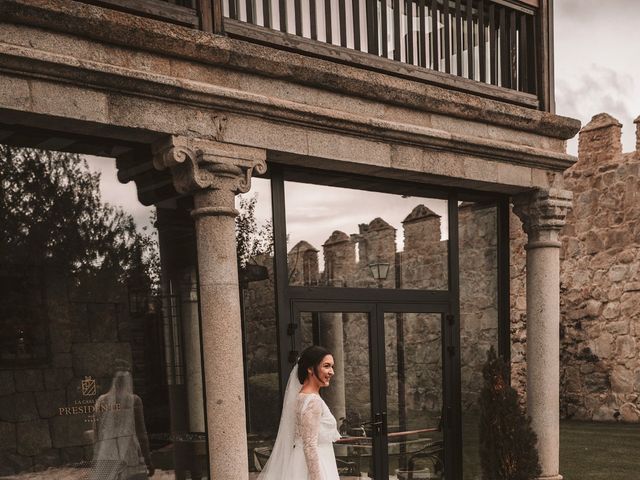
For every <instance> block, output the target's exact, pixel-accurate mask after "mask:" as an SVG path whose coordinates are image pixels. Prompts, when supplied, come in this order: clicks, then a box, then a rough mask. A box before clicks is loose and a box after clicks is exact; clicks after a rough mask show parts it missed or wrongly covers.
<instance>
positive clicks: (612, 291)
mask: <svg viewBox="0 0 640 480" xmlns="http://www.w3.org/2000/svg"><path fill="white" fill-rule="evenodd" d="M635 123H636V126H637V138H638V141H637V144H636V150H635V151H633V152H628V153H623V151H622V143H621V132H622V125H621V124H620V122H618V121H617V120H616V119H615V118H613V117H611V116H610V115H608V114H604V113H602V114H599V115H596V116H594V117H593V119H592V120H591V122H589V123H588V124H587V125H586V126H584V128H583V129H582V130H581V131H580V136H579V149H578V161H577V163H576V164H575V165H574V166H572V167H571V168H569V169H568V170H567V171H566V172H565V184H566V186H567V188H568V189H570V190H571V191H572V192H573V194H574V199H573V204H574V207H573V211H572V212H570V213H569V214H568V216H567V225H566V226H565V227H564V230H563V231H562V235H561V240H562V247H561V297H560V298H561V324H560V332H561V349H560V355H561V390H560V401H561V403H560V406H561V415H562V416H563V417H564V418H571V419H578V420H596V421H611V422H613V421H625V422H638V421H640V357H639V355H638V343H639V342H640V327H639V326H638V325H639V323H638V322H639V321H640V243H639V242H640V237H639V234H640V230H639V228H638V221H639V220H640V203H639V200H640V197H639V195H640V179H639V173H640V117H639V118H638V119H636V121H635ZM511 222H512V223H511V293H512V295H511V322H512V328H511V333H512V380H513V383H514V385H516V386H517V387H518V388H519V389H520V391H521V393H522V395H523V398H524V397H525V396H526V391H525V388H524V385H525V377H526V359H525V355H524V352H525V348H524V347H525V344H526V295H525V289H524V272H525V265H524V251H523V247H524V243H525V240H524V236H523V235H522V233H521V232H522V229H521V227H520V222H519V221H518V219H517V217H515V215H512V218H511Z"/></svg>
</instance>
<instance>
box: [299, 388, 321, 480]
mask: <svg viewBox="0 0 640 480" xmlns="http://www.w3.org/2000/svg"><path fill="white" fill-rule="evenodd" d="M321 415H322V403H321V402H320V399H319V398H317V397H314V398H311V399H310V400H309V401H308V402H307V404H306V405H305V406H304V407H303V410H302V414H301V415H300V436H301V437H302V448H303V450H304V458H305V460H306V462H307V470H308V471H309V480H322V476H321V473H320V459H319V457H318V430H319V429H320V416H321Z"/></svg>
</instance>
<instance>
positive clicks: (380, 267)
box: [368, 262, 389, 288]
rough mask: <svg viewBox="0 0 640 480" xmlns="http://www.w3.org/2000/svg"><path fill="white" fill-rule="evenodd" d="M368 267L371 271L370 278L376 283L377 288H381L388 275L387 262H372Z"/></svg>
mask: <svg viewBox="0 0 640 480" xmlns="http://www.w3.org/2000/svg"><path fill="white" fill-rule="evenodd" d="M368 266H369V270H370V271H371V276H373V279H374V280H375V281H376V282H378V288H382V282H383V281H385V280H386V279H387V275H389V264H388V263H387V262H374V263H370V264H369V265H368Z"/></svg>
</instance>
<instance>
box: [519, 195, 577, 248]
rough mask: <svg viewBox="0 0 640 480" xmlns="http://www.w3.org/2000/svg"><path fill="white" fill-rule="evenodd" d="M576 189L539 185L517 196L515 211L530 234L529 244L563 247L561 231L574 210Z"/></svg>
mask: <svg viewBox="0 0 640 480" xmlns="http://www.w3.org/2000/svg"><path fill="white" fill-rule="evenodd" d="M572 199H573V193H572V192H571V191H569V190H561V189H558V188H550V189H538V190H534V191H532V192H527V193H523V194H520V195H517V196H516V197H514V207H513V212H514V213H515V214H516V215H517V216H518V217H519V218H520V220H521V221H522V228H523V229H524V231H525V232H526V234H527V236H528V237H529V242H528V244H527V248H537V247H560V242H559V241H558V235H559V233H560V230H561V229H562V227H563V226H564V225H565V223H566V219H567V214H568V213H569V211H570V210H571V205H572Z"/></svg>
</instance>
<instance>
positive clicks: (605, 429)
mask: <svg viewBox="0 0 640 480" xmlns="http://www.w3.org/2000/svg"><path fill="white" fill-rule="evenodd" d="M560 473H561V474H562V475H563V476H564V478H565V479H566V480H638V479H639V478H640V425H628V424H621V423H592V422H589V423H587V422H574V421H571V422H569V421H566V422H562V423H561V424H560Z"/></svg>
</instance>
